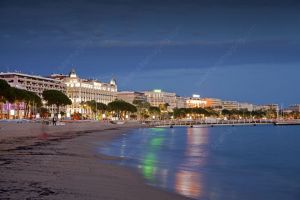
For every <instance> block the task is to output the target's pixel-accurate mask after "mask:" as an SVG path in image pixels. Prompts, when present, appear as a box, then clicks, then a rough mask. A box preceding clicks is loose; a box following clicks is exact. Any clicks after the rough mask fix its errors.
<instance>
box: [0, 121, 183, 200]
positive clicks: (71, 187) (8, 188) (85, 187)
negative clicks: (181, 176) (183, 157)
mask: <svg viewBox="0 0 300 200" xmlns="http://www.w3.org/2000/svg"><path fill="white" fill-rule="evenodd" d="M138 126H140V125H137V124H126V125H112V124H103V123H97V124H93V123H85V124H80V125H77V124H70V125H66V126H61V127H59V126H58V127H48V126H46V127H44V126H43V127H42V126H41V127H40V125H34V124H29V125H28V124H27V125H25V124H18V125H16V124H15V125H12V126H6V127H3V126H2V128H1V130H0V177H1V179H0V199H124V200H126V199H128V200H129V199H130V200H134V199H143V200H147V199H175V200H176V199H187V198H185V197H182V196H180V195H176V194H173V193H169V192H166V191H161V190H158V189H156V188H153V187H150V186H147V185H145V184H144V182H143V179H142V178H141V177H140V176H139V175H138V174H137V173H135V172H133V171H131V170H130V169H127V168H122V167H119V166H115V165H112V164H109V163H108V162H105V161H108V160H111V159H119V158H114V157H108V156H104V155H101V154H98V153H97V152H96V148H97V147H98V146H99V142H100V141H107V140H111V139H112V138H114V137H117V136H119V135H120V134H123V133H124V132H126V131H128V130H130V129H131V128H136V127H138ZM25 127H26V128H25ZM13 130H14V131H15V132H14V133H13ZM66 130H67V131H66Z"/></svg>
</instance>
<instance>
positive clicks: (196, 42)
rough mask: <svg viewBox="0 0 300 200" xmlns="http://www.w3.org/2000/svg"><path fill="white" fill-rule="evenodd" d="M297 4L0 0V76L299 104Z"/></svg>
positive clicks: (299, 4)
mask: <svg viewBox="0 0 300 200" xmlns="http://www.w3.org/2000/svg"><path fill="white" fill-rule="evenodd" d="M299 10H300V2H299V1H293V0H285V1H283V0H273V1H268V0H260V1H258V0H253V1H246V2H244V1H238V0H202V1H201V0H200V1H193V0H186V1H179V0H174V1H171V0H169V1H158V0H154V1H153V0H152V1H151V0H150V1H142V0H139V1H138V0H118V1H114V0H107V1H96V0H89V1H83V0H74V1H48V0H45V1H37V0H26V1H25V0H23V1H22V0H20V1H17V0H2V1H0V27H1V29H0V69H1V70H0V71H8V70H9V71H13V70H20V71H23V72H26V73H34V74H41V75H47V74H51V73H68V72H69V71H70V69H71V68H72V67H73V66H75V68H76V70H77V72H78V74H79V75H81V76H83V77H90V78H97V79H99V80H102V81H108V80H109V79H110V78H111V76H112V75H114V76H115V77H116V78H117V80H118V83H119V88H120V89H121V90H146V89H153V88H162V89H165V90H169V91H174V92H176V93H178V94H179V95H183V96H190V95H191V94H193V93H198V94H200V95H201V96H210V97H219V98H222V99H233V100H239V101H250V102H254V103H269V102H271V103H280V104H284V105H287V104H291V103H300V93H298V92H297V87H296V86H297V83H298V74H300V65H299V64H300V57H299V53H300V12H299Z"/></svg>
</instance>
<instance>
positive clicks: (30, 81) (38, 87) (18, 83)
mask: <svg viewBox="0 0 300 200" xmlns="http://www.w3.org/2000/svg"><path fill="white" fill-rule="evenodd" d="M0 79H3V80H6V81H7V82H8V83H9V85H10V86H11V87H15V88H19V89H24V90H27V91H31V92H34V93H36V94H37V95H39V96H40V97H42V93H43V91H44V90H59V91H62V92H66V86H65V84H64V83H63V81H61V80H57V79H53V78H46V77H42V76H35V75H29V74H23V73H15V72H7V73H0Z"/></svg>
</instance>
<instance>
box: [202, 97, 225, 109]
mask: <svg viewBox="0 0 300 200" xmlns="http://www.w3.org/2000/svg"><path fill="white" fill-rule="evenodd" d="M202 100H203V101H205V102H206V104H205V107H210V108H218V107H219V108H222V100H221V99H216V98H203V99H202Z"/></svg>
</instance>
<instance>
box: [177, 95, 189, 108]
mask: <svg viewBox="0 0 300 200" xmlns="http://www.w3.org/2000/svg"><path fill="white" fill-rule="evenodd" d="M186 107H187V104H186V98H185V97H181V96H176V108H186Z"/></svg>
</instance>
